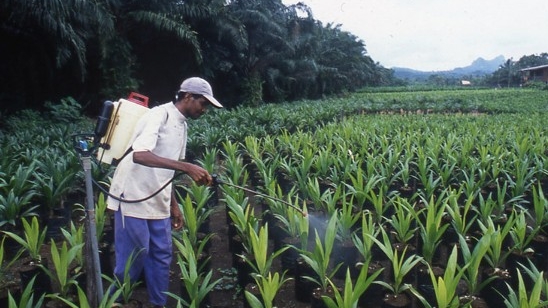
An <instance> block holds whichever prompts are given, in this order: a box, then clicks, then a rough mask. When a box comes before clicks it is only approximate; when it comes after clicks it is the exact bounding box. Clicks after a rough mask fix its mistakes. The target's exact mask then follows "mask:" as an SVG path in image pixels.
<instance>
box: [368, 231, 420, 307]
mask: <svg viewBox="0 0 548 308" xmlns="http://www.w3.org/2000/svg"><path fill="white" fill-rule="evenodd" d="M381 233H382V242H381V241H380V240H378V239H377V238H374V237H372V236H371V235H370V237H371V238H372V239H373V241H375V243H376V244H377V246H378V247H379V248H380V249H381V250H382V251H383V252H384V254H385V255H386V257H387V259H388V260H390V265H391V271H392V281H391V282H387V281H375V283H377V284H379V285H381V286H383V287H385V288H386V289H387V290H388V291H389V292H390V293H391V295H394V296H397V295H400V294H401V293H403V292H404V291H407V290H409V289H410V288H411V285H410V284H407V283H405V282H404V279H405V277H406V276H407V275H408V274H409V273H411V271H412V270H413V269H414V268H415V266H416V265H418V264H419V263H420V262H421V261H423V258H422V257H420V256H419V255H416V254H412V255H410V256H406V252H407V247H405V248H404V249H403V251H402V252H401V254H400V253H399V252H398V250H396V249H394V248H393V247H392V242H391V241H390V237H389V236H388V234H387V233H386V231H385V230H384V229H381Z"/></svg>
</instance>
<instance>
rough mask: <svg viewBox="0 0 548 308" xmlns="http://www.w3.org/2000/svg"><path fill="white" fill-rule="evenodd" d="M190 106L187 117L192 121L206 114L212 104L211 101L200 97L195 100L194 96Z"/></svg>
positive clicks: (191, 98)
mask: <svg viewBox="0 0 548 308" xmlns="http://www.w3.org/2000/svg"><path fill="white" fill-rule="evenodd" d="M190 100H191V102H190V105H189V108H188V114H187V116H188V117H189V118H191V119H197V118H199V117H200V116H201V115H203V114H204V113H206V111H207V108H208V107H209V105H210V103H209V101H208V100H207V99H206V98H205V97H203V96H200V97H198V98H195V97H193V96H191V97H190Z"/></svg>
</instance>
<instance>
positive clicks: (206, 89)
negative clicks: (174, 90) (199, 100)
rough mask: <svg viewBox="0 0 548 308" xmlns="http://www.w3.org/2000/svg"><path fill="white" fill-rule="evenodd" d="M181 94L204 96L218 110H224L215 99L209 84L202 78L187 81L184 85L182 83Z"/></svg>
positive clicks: (192, 78)
mask: <svg viewBox="0 0 548 308" xmlns="http://www.w3.org/2000/svg"><path fill="white" fill-rule="evenodd" d="M179 92H185V93H191V94H199V95H203V96H204V97H205V98H206V99H207V100H208V101H209V102H210V103H211V105H213V106H215V107H217V108H223V105H221V103H219V101H217V100H216V99H215V97H213V90H212V89H211V86H210V85H209V83H208V82H207V81H205V80H204V79H202V78H200V77H191V78H188V79H185V80H184V81H183V83H181V88H180V89H179Z"/></svg>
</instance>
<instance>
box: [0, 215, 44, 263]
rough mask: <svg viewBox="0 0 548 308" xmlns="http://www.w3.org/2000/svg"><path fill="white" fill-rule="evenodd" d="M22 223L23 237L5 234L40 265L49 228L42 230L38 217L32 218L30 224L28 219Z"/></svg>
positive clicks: (11, 233) (9, 233) (10, 233)
mask: <svg viewBox="0 0 548 308" xmlns="http://www.w3.org/2000/svg"><path fill="white" fill-rule="evenodd" d="M22 222H23V237H22V236H20V235H18V234H16V233H13V232H7V231H4V233H5V234H6V235H7V236H9V237H11V238H12V239H13V240H15V241H16V242H17V243H19V245H21V249H22V250H23V251H24V252H26V253H28V254H29V256H30V258H31V260H32V261H33V262H36V263H40V262H41V260H42V254H41V252H40V251H41V249H42V246H43V245H44V242H45V240H46V232H47V227H44V228H43V230H40V223H39V222H38V218H36V217H32V218H31V222H30V223H29V222H28V220H27V219H22Z"/></svg>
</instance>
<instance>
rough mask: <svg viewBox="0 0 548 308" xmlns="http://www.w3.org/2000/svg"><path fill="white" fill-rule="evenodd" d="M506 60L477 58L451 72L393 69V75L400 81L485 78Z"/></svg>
mask: <svg viewBox="0 0 548 308" xmlns="http://www.w3.org/2000/svg"><path fill="white" fill-rule="evenodd" d="M505 61H506V59H505V58H504V56H502V55H499V56H497V57H495V58H493V59H491V60H486V59H484V58H482V57H478V58H477V59H476V60H474V61H473V62H472V63H471V64H470V65H468V66H464V67H456V68H454V69H452V70H444V71H420V70H415V69H411V68H405V67H393V68H392V70H393V71H394V75H395V77H397V78H401V79H426V78H428V77H430V76H431V75H441V76H445V77H452V78H459V77H463V76H465V75H466V76H470V75H472V76H485V75H488V74H491V73H493V72H495V71H496V70H497V69H499V67H500V66H501V65H502V64H504V62H505Z"/></svg>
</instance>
